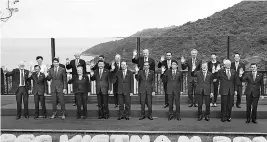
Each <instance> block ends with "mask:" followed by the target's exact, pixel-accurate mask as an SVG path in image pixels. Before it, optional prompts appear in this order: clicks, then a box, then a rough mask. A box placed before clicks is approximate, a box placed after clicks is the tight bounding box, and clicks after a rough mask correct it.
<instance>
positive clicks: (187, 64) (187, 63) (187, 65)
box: [182, 58, 202, 82]
mask: <svg viewBox="0 0 267 142" xmlns="http://www.w3.org/2000/svg"><path fill="white" fill-rule="evenodd" d="M195 64H196V68H195V70H194V71H200V70H201V64H202V61H201V60H199V59H196V61H195ZM192 67H193V66H192V58H190V59H188V60H186V61H185V63H183V64H182V69H183V70H185V69H186V68H188V74H187V81H188V82H192V81H193V80H194V78H193V77H192V75H193V74H194V73H192Z"/></svg>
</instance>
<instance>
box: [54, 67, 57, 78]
mask: <svg viewBox="0 0 267 142" xmlns="http://www.w3.org/2000/svg"><path fill="white" fill-rule="evenodd" d="M54 70H55V76H57V68H55V69H54Z"/></svg>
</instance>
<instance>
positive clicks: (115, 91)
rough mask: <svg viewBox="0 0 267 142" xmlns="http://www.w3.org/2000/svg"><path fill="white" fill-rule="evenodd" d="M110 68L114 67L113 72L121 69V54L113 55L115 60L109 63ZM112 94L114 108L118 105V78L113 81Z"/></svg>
mask: <svg viewBox="0 0 267 142" xmlns="http://www.w3.org/2000/svg"><path fill="white" fill-rule="evenodd" d="M110 68H114V71H113V72H115V73H116V72H118V71H119V70H121V55H119V54H117V55H116V56H115V62H112V63H111V65H110ZM113 95H114V100H115V108H116V107H118V105H119V101H118V80H117V81H116V82H115V83H113Z"/></svg>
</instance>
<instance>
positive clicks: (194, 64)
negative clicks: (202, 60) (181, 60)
mask: <svg viewBox="0 0 267 142" xmlns="http://www.w3.org/2000/svg"><path fill="white" fill-rule="evenodd" d="M192 61H193V65H192V71H194V70H195V69H196V59H195V58H193V60H192Z"/></svg>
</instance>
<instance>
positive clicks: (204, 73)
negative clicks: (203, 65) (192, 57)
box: [203, 72, 206, 81]
mask: <svg viewBox="0 0 267 142" xmlns="http://www.w3.org/2000/svg"><path fill="white" fill-rule="evenodd" d="M203 76H204V81H205V79H206V72H203Z"/></svg>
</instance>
